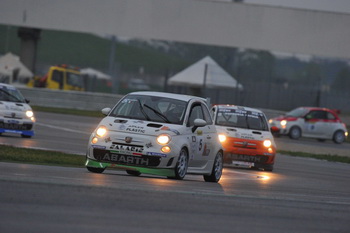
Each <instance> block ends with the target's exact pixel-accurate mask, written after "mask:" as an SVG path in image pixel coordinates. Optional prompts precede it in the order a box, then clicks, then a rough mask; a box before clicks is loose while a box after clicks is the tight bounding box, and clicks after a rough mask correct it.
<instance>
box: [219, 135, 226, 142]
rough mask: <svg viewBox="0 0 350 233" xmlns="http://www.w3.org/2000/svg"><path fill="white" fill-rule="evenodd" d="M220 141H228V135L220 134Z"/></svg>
mask: <svg viewBox="0 0 350 233" xmlns="http://www.w3.org/2000/svg"><path fill="white" fill-rule="evenodd" d="M218 136H219V141H220V142H221V143H222V142H225V141H226V135H224V134H219V135H218Z"/></svg>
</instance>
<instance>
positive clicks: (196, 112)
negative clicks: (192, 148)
mask: <svg viewBox="0 0 350 233" xmlns="http://www.w3.org/2000/svg"><path fill="white" fill-rule="evenodd" d="M195 119H203V120H205V119H204V114H203V110H202V106H201V104H200V103H195V104H193V105H192V107H191V111H190V116H189V118H188V122H187V126H194V120H195Z"/></svg>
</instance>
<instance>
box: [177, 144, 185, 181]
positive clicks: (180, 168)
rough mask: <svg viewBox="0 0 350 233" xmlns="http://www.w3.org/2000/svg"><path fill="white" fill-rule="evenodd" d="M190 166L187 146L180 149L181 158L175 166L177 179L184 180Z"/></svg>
mask: <svg viewBox="0 0 350 233" xmlns="http://www.w3.org/2000/svg"><path fill="white" fill-rule="evenodd" d="M187 168H188V153H187V150H186V149H185V148H182V149H181V151H180V155H179V159H178V161H177V163H176V166H175V179H177V180H182V179H183V178H184V177H185V175H186V173H187Z"/></svg>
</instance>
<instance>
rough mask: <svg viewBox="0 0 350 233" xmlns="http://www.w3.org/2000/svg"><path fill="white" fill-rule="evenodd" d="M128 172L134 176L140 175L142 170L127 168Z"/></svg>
mask: <svg viewBox="0 0 350 233" xmlns="http://www.w3.org/2000/svg"><path fill="white" fill-rule="evenodd" d="M126 173H128V174H129V175H132V176H139V175H141V172H139V171H134V170H126Z"/></svg>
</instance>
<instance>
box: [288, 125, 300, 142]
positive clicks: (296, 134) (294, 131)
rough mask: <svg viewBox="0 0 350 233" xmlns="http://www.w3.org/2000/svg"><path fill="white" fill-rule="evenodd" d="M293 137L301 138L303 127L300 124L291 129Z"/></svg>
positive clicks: (290, 134) (290, 132) (291, 136)
mask: <svg viewBox="0 0 350 233" xmlns="http://www.w3.org/2000/svg"><path fill="white" fill-rule="evenodd" d="M289 137H290V138H291V139H299V138H300V137H301V129H300V128H299V127H298V126H293V127H292V128H291V129H290V131H289Z"/></svg>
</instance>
